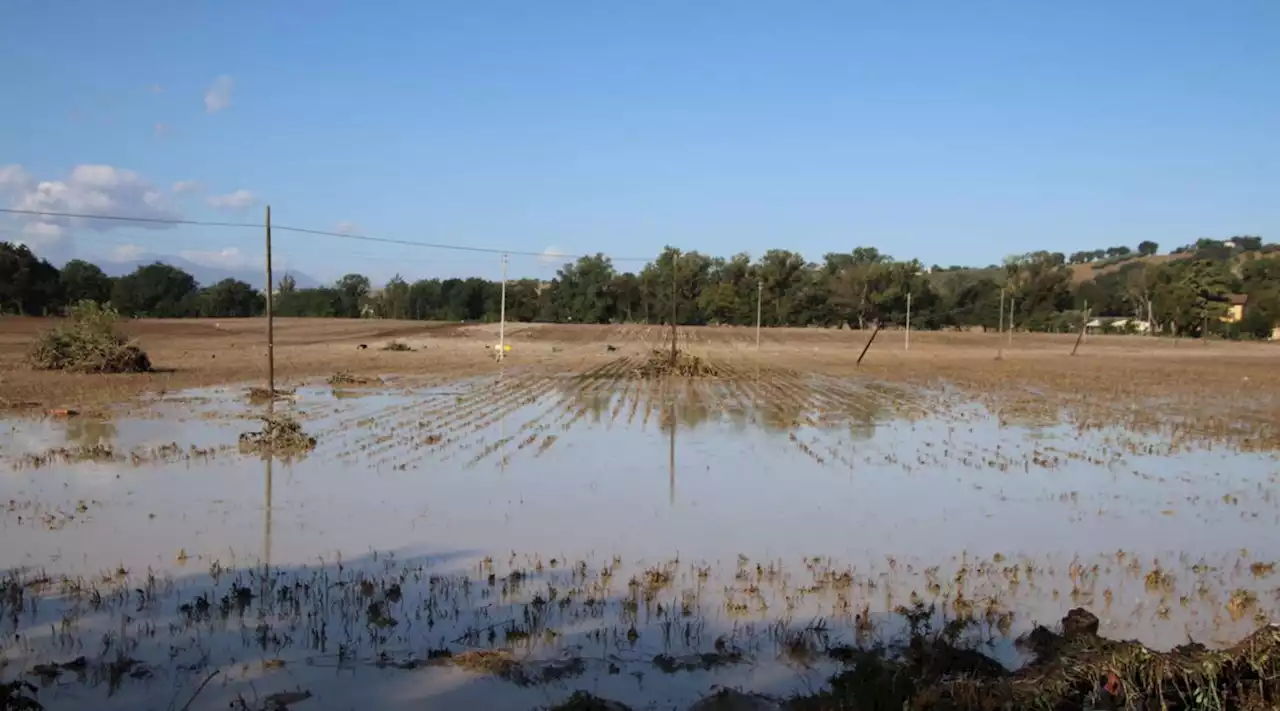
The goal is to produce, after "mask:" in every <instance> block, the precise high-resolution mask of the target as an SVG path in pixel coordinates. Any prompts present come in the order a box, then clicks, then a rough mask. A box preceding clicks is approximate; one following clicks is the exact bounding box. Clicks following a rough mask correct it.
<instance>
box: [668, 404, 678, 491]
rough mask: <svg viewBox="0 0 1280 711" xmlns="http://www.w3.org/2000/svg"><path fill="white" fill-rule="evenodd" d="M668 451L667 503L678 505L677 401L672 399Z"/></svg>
mask: <svg viewBox="0 0 1280 711" xmlns="http://www.w3.org/2000/svg"><path fill="white" fill-rule="evenodd" d="M670 442H671V443H670V445H669V447H668V449H667V503H668V504H670V505H672V506H675V504H676V401H675V395H674V394H673V395H672V398H671V438H670Z"/></svg>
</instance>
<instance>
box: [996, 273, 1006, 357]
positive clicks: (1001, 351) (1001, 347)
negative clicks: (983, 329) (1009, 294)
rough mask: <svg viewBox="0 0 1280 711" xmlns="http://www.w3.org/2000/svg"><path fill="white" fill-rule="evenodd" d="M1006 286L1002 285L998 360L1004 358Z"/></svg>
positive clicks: (997, 341)
mask: <svg viewBox="0 0 1280 711" xmlns="http://www.w3.org/2000/svg"><path fill="white" fill-rule="evenodd" d="M1002 335H1004V287H1000V322H999V323H998V324H996V344H997V345H996V360H1004V339H1002V338H1001V336H1002Z"/></svg>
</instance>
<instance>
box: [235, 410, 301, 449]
mask: <svg viewBox="0 0 1280 711" xmlns="http://www.w3.org/2000/svg"><path fill="white" fill-rule="evenodd" d="M261 419H262V429H261V430H259V431H257V432H245V433H243V434H241V435H240V451H241V452H245V453H255V454H266V455H272V454H282V455H293V454H303V453H305V452H310V451H311V450H313V449H315V447H316V438H315V437H310V436H308V435H307V434H306V433H305V432H303V431H302V425H300V424H298V421H297V420H295V419H293V418H292V417H289V416H288V415H279V416H276V417H270V416H263V417H262V418H261Z"/></svg>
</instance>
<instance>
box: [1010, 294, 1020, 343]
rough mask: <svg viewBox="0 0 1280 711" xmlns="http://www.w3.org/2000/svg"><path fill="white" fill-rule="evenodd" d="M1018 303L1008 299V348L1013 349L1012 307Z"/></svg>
mask: <svg viewBox="0 0 1280 711" xmlns="http://www.w3.org/2000/svg"><path fill="white" fill-rule="evenodd" d="M1016 303H1018V302H1017V301H1016V300H1015V299H1012V298H1011V299H1009V348H1010V349H1012V348H1013V307H1014V304H1016Z"/></svg>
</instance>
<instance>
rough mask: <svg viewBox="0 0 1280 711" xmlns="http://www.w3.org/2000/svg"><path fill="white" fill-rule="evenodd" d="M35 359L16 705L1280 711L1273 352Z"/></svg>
mask: <svg viewBox="0 0 1280 711" xmlns="http://www.w3.org/2000/svg"><path fill="white" fill-rule="evenodd" d="M49 325H50V322H49V321H39V320H34V319H5V320H0V398H4V400H3V404H5V406H6V411H5V412H3V413H0V472H3V476H0V502H7V503H6V504H4V505H0V541H3V544H0V571H4V572H3V575H0V694H3V693H5V688H6V687H5V686H4V685H5V684H11V683H18V684H23V683H31V684H33V685H34V686H35V687H38V688H36V689H35V690H34V693H36V695H37V696H38V697H39V700H40V702H41V703H42V704H44V705H45V707H46V708H47V709H50V710H51V711H53V710H57V709H71V708H83V707H86V705H88V706H89V707H93V708H103V709H121V710H123V709H135V708H143V707H155V708H178V709H181V708H183V704H184V703H189V702H186V700H187V699H193V700H195V701H196V702H197V703H195V704H194V705H191V706H190V707H191V708H205V707H207V708H228V707H231V708H238V709H267V708H279V707H282V706H288V707H293V706H294V705H295V704H296V708H298V709H302V711H305V710H306V709H307V708H316V709H321V708H352V707H376V708H419V707H421V706H420V705H421V704H422V703H430V704H432V707H433V708H436V707H438V708H493V709H510V710H512V711H524V710H525V709H530V708H548V707H553V706H555V705H557V704H560V703H564V702H566V701H567V700H569V699H570V698H572V697H574V694H575V693H576V694H577V696H576V699H577V701H579V702H581V704H580V705H578V706H567V707H565V708H615V709H616V708H620V707H619V706H616V705H609V703H605V702H600V704H604V705H599V704H598V705H594V706H593V705H589V704H591V703H593V702H591V701H590V700H589V699H587V698H586V697H585V696H583V695H582V694H585V693H586V692H590V693H593V694H597V695H598V696H600V697H603V698H606V699H612V700H614V701H616V702H620V703H624V704H626V705H627V707H629V708H634V709H640V708H644V709H668V708H679V709H686V708H689V707H690V704H693V703H694V702H698V703H701V701H698V700H699V699H701V700H702V701H706V702H707V703H711V701H713V700H714V699H715V698H717V697H716V690H717V689H718V688H723V687H732V688H740V689H743V690H745V691H749V692H760V693H762V694H765V695H767V696H768V697H769V700H768V703H773V704H774V706H760V705H758V704H757V705H756V706H749V705H742V704H749V703H753V701H752V699H750V698H739V699H737V703H738V704H739V705H737V706H727V708H739V709H741V708H775V707H777V705H778V704H782V703H784V702H785V703H788V704H791V706H789V707H790V708H799V709H837V708H894V709H898V708H903V706H904V703H907V702H910V704H911V705H910V707H911V708H1027V707H1036V708H1071V709H1076V708H1085V707H1092V708H1125V707H1135V706H1137V705H1138V704H1139V702H1151V701H1161V702H1164V703H1165V707H1168V708H1241V707H1245V705H1246V703H1248V704H1254V706H1252V708H1269V707H1270V706H1267V704H1271V703H1273V702H1275V701H1276V699H1277V694H1278V693H1280V689H1277V688H1275V685H1274V678H1275V676H1276V670H1275V666H1274V665H1275V662H1274V661H1272V660H1273V659H1280V655H1276V654H1272V653H1271V649H1272V647H1273V646H1274V643H1275V631H1274V628H1272V627H1271V626H1270V625H1271V623H1272V621H1273V620H1277V619H1280V588H1277V586H1276V580H1277V578H1276V577H1275V574H1276V570H1277V566H1278V565H1280V541H1277V540H1276V539H1275V537H1274V536H1273V535H1271V534H1272V533H1273V532H1274V530H1275V527H1276V526H1277V525H1280V514H1277V511H1278V510H1280V509H1277V508H1276V491H1277V487H1278V486H1280V437H1277V423H1280V404H1278V403H1280V401H1278V400H1277V393H1280V387H1278V386H1280V373H1278V372H1277V371H1280V369H1278V368H1275V367H1274V362H1275V360H1276V358H1277V357H1278V356H1280V350H1278V349H1277V347H1275V346H1273V345H1270V344H1233V343H1223V342H1210V343H1201V342H1189V341H1182V342H1175V341H1169V340H1155V339H1143V338H1126V337H1092V338H1089V339H1088V340H1087V341H1086V342H1085V343H1084V344H1083V345H1082V346H1081V348H1080V352H1079V355H1077V356H1075V357H1072V356H1070V355H1069V353H1070V350H1071V347H1072V345H1073V343H1074V338H1072V337H1067V336H1048V335H1036V336H1032V335H1027V334H1015V336H1014V337H1013V339H1012V344H1010V343H1009V341H1008V340H1007V338H1001V337H999V336H997V335H995V334H979V333H964V334H961V333H947V334H943V333H925V334H919V333H917V334H913V336H912V339H911V344H910V345H911V348H910V350H909V351H908V350H906V349H905V347H904V346H905V345H906V344H905V339H904V335H905V334H903V333H902V332H892V331H887V332H882V333H881V334H880V335H879V336H878V338H877V340H876V342H875V344H874V345H873V347H872V348H871V349H870V351H869V352H868V354H867V358H866V359H865V360H864V362H863V363H862V364H861V365H860V366H859V365H857V364H856V359H857V356H858V353H859V352H860V351H861V350H862V346H863V345H864V343H865V338H866V335H867V334H865V333H858V332H850V331H838V330H832V331H822V330H810V329H768V330H765V331H764V332H763V334H762V339H761V340H762V343H761V347H760V349H759V351H757V350H756V343H755V333H754V331H753V330H751V329H734V328H682V329H680V330H679V332H678V339H679V342H678V346H679V348H680V357H679V359H678V360H677V361H676V373H675V375H672V374H671V373H670V372H668V371H669V368H667V367H666V366H667V365H668V364H669V363H670V361H669V360H668V359H667V358H664V354H665V353H668V352H669V348H670V345H671V343H670V341H669V335H668V334H669V331H668V330H666V329H662V328H660V327H645V326H556V325H523V324H516V325H512V326H511V327H510V329H509V330H508V331H507V336H508V342H509V343H510V344H511V345H512V350H511V351H510V353H509V354H508V357H507V359H506V361H505V363H502V364H499V363H497V362H496V361H495V359H494V354H493V351H492V350H491V349H490V348H489V346H491V345H492V344H494V343H496V342H497V328H496V327H495V326H492V325H461V324H422V323H397V322H385V321H343V320H281V321H280V322H279V323H278V324H277V336H278V339H277V356H278V357H277V374H278V381H277V390H278V392H277V393H275V394H274V396H273V394H272V393H270V392H268V391H266V390H265V389H263V388H262V387H261V386H262V385H263V375H264V367H263V356H264V353H265V349H264V348H263V346H262V329H263V326H264V324H263V322H262V321H261V320H242V321H236V320H222V321H212V320H184V321H136V322H131V323H129V324H128V325H127V327H128V328H129V329H131V333H132V335H134V336H136V337H137V338H138V339H139V340H140V341H141V343H142V345H143V347H144V348H146V349H147V350H148V351H149V352H150V355H151V358H152V360H153V362H154V363H155V365H156V367H157V369H158V372H154V373H148V374H143V375H120V376H117V375H99V376H91V375H64V374H56V373H48V372H40V371H35V370H31V369H30V368H28V367H26V366H25V365H23V363H22V360H23V354H24V353H25V350H26V348H27V345H28V343H29V341H30V339H31V338H32V337H33V336H34V335H35V334H36V333H37V332H38V331H39V329H41V328H44V327H47V326H49ZM393 342H395V343H397V344H400V345H399V347H398V349H396V350H387V349H386V348H387V346H388V345H389V344H391V343H393ZM360 346H365V347H364V348H361V347H360ZM71 411H74V412H75V414H72V412H71ZM1077 607H1079V608H1085V609H1087V610H1090V611H1091V612H1092V613H1095V614H1097V615H1098V618H1097V619H1095V620H1094V621H1093V623H1092V624H1091V625H1089V628H1090V629H1089V633H1088V634H1086V635H1084V636H1083V637H1080V638H1079V639H1078V640H1077V642H1078V643H1076V644H1074V645H1069V644H1066V642H1064V639H1065V638H1066V637H1068V636H1070V634H1069V629H1068V628H1069V627H1070V625H1063V626H1061V627H1060V626H1059V625H1058V624H1057V621H1058V620H1060V619H1061V618H1062V617H1063V615H1064V614H1067V613H1068V611H1069V610H1072V609H1073V608H1077ZM1073 614H1074V613H1073ZM925 623H927V624H928V625H929V626H930V632H929V634H928V635H926V636H925V637H920V636H919V635H914V634H912V633H911V631H912V630H911V628H913V627H915V626H918V625H921V624H925ZM1042 626H1047V627H1048V628H1051V629H1053V630H1055V631H1056V630H1058V629H1061V630H1062V632H1063V635H1062V637H1058V636H1055V635H1056V633H1055V634H1049V633H1048V632H1046V631H1045V629H1044V627H1042ZM1259 630H1261V631H1259ZM953 632H954V633H955V636H954V637H953V635H952V633H953ZM1094 632H1100V633H1101V634H1102V635H1103V637H1105V638H1107V639H1111V640H1123V639H1132V640H1135V642H1134V643H1131V644H1130V643H1113V642H1109V641H1107V639H1102V638H1099V637H1097V636H1096V635H1094V634H1093V633H1094ZM944 634H945V635H947V636H946V638H945V639H944V638H943V637H942V636H940V635H944ZM1259 635H1262V636H1259ZM1242 639H1244V640H1253V642H1250V643H1249V646H1248V647H1247V648H1246V647H1241V646H1240V641H1241V640H1242ZM939 640H941V641H945V642H946V644H945V645H943V644H941V643H940V641H939ZM1067 641H1070V640H1067ZM1188 641H1192V642H1194V643H1196V646H1186V644H1187V642H1188ZM961 643H962V644H961ZM1264 643H1265V644H1264ZM1180 645H1182V646H1181V647H1180ZM1198 645H1204V646H1203V647H1202V646H1198ZM1165 650H1173V651H1172V652H1170V653H1169V654H1167V655H1166V654H1157V652H1163V651H1165ZM962 651H963V652H966V653H964V654H961V652H962ZM968 652H972V654H970V653H968ZM975 654H976V655H979V656H975ZM868 655H870V656H868ZM957 664H958V666H957ZM965 665H968V666H965ZM904 679H905V680H907V682H908V686H903V685H902V684H900V683H899V682H900V681H901V680H904ZM206 684H207V685H206ZM886 684H887V685H886ZM15 688H16V687H15ZM23 689H26V687H23ZM1046 690H1048V691H1052V692H1053V694H1054V695H1053V696H1051V697H1050V696H1045V695H1044V694H1043V693H1042V692H1044V691H1046ZM27 691H33V690H32V689H27ZM578 692H582V693H578ZM864 694H871V695H872V696H871V697H865V696H863V695H864ZM1197 694H1198V695H1199V696H1197ZM1184 697H1185V698H1184ZM753 698H754V697H753ZM983 698H992V699H997V700H998V701H999V704H1000V705H998V706H984V705H982V704H979V703H977V700H979V699H983ZM1188 699H1190V701H1188ZM0 700H3V699H2V697H0ZM282 700H288V701H289V703H288V704H282V703H280V702H281V701H282ZM722 700H723V699H722ZM855 700H856V701H857V702H856V703H855ZM755 701H758V702H759V703H761V704H763V703H766V700H764V699H763V697H761V698H755ZM971 702H973V703H971ZM1202 702H1203V703H1202ZM610 703H612V702H610ZM1259 703H1261V704H1262V706H1257V704H1259ZM582 704H587V705H582ZM1215 704H1216V705H1215ZM0 706H3V705H2V704H0ZM694 708H698V709H700V710H701V709H704V708H722V707H721V706H706V705H705V704H704V705H699V706H694Z"/></svg>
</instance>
